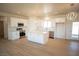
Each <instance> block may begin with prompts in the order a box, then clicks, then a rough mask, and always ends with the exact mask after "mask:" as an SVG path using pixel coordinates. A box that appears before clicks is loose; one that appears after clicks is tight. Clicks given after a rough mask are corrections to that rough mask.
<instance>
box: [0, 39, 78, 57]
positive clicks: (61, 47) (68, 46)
mask: <svg viewBox="0 0 79 59" xmlns="http://www.w3.org/2000/svg"><path fill="white" fill-rule="evenodd" d="M75 55H76V56H79V41H71V40H58V39H57V40H55V39H49V40H48V42H47V43H46V44H44V45H41V44H37V43H34V42H30V41H28V40H27V39H25V38H23V39H19V40H15V41H10V40H0V56H75Z"/></svg>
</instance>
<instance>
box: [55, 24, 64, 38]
mask: <svg viewBox="0 0 79 59" xmlns="http://www.w3.org/2000/svg"><path fill="white" fill-rule="evenodd" d="M55 37H56V38H59V39H65V23H56V30H55Z"/></svg>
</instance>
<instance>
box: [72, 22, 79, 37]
mask: <svg viewBox="0 0 79 59" xmlns="http://www.w3.org/2000/svg"><path fill="white" fill-rule="evenodd" d="M78 35H79V22H73V23H72V37H78Z"/></svg>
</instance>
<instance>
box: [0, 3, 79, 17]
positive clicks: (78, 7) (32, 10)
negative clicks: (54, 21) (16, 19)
mask: <svg viewBox="0 0 79 59" xmlns="http://www.w3.org/2000/svg"><path fill="white" fill-rule="evenodd" d="M45 9H46V12H45ZM70 11H77V12H78V11H79V4H78V3H75V4H69V3H0V12H7V13H11V14H17V15H22V16H45V15H46V14H47V15H48V16H54V15H61V14H66V13H68V12H70Z"/></svg>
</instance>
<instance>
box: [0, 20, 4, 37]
mask: <svg viewBox="0 0 79 59" xmlns="http://www.w3.org/2000/svg"><path fill="white" fill-rule="evenodd" d="M0 38H4V23H3V21H0Z"/></svg>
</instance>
